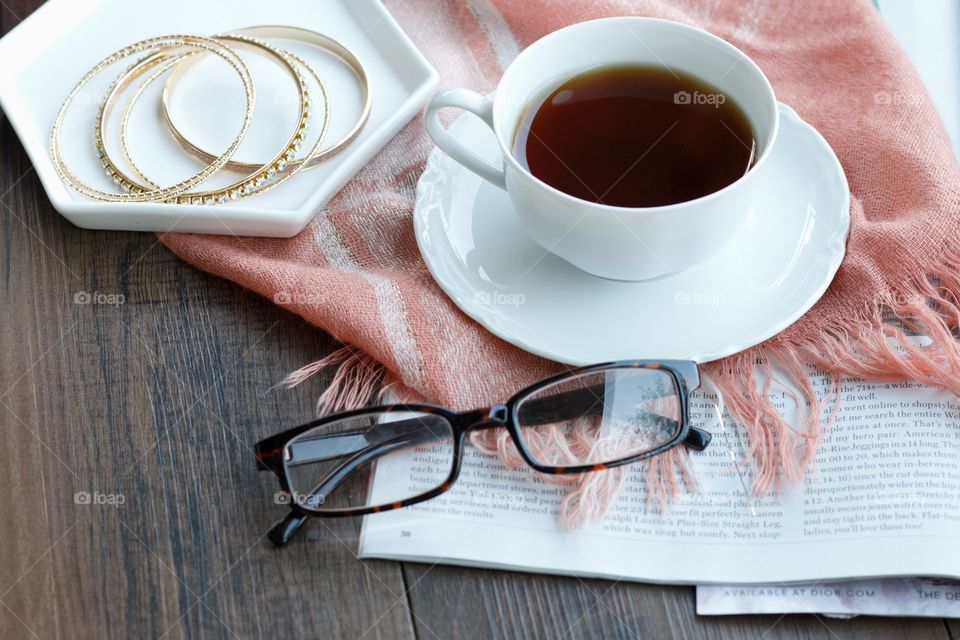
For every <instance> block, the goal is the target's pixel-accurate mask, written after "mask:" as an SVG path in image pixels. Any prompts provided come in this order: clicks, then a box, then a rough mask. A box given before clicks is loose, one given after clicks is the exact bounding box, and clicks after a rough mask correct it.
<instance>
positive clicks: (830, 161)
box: [414, 104, 850, 365]
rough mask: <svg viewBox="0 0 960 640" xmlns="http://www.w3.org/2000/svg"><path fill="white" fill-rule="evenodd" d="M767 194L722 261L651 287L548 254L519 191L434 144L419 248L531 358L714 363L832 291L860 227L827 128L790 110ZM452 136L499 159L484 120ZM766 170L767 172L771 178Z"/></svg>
mask: <svg viewBox="0 0 960 640" xmlns="http://www.w3.org/2000/svg"><path fill="white" fill-rule="evenodd" d="M780 119H781V124H780V127H781V128H780V136H779V138H778V139H777V142H776V144H775V146H774V150H773V153H772V155H771V156H770V159H769V161H768V163H767V165H766V166H764V167H761V168H759V169H758V170H759V171H762V172H763V176H762V178H763V180H762V184H763V186H762V188H761V192H762V193H761V195H760V197H759V199H758V204H757V205H756V207H755V208H754V209H753V210H752V211H751V212H750V215H749V218H748V220H747V222H746V223H745V224H744V226H743V228H742V230H741V231H740V232H739V233H738V235H737V236H736V237H735V238H734V240H733V241H732V242H731V243H730V244H729V245H728V247H727V248H726V249H724V250H723V251H722V252H721V253H719V254H718V255H716V256H714V257H713V258H711V259H710V260H709V261H707V262H705V263H702V264H700V265H697V266H695V267H693V268H691V269H689V270H687V271H684V272H682V273H679V274H676V275H673V276H670V277H666V278H662V279H660V280H654V281H647V282H618V281H614V280H605V279H602V278H598V277H596V276H592V275H589V274H587V273H586V272H583V271H580V270H579V269H577V268H576V267H574V266H572V265H571V264H569V263H568V262H565V261H564V260H562V259H561V258H558V257H557V256H555V255H553V254H551V253H549V252H546V251H544V250H543V249H542V248H541V247H540V246H539V245H538V244H536V243H535V242H534V241H533V240H532V239H531V238H529V236H527V234H526V233H525V232H524V231H523V229H522V227H521V226H520V222H519V221H518V220H517V219H516V217H515V215H514V212H513V211H512V209H511V205H510V200H509V199H508V197H507V195H506V194H505V193H504V192H503V191H502V190H500V189H498V188H497V187H495V186H493V185H491V184H489V183H487V182H485V181H483V180H482V179H481V178H479V177H478V176H477V175H475V174H473V173H471V172H469V171H468V170H466V169H464V168H463V167H461V166H460V165H459V164H457V163H456V162H455V161H454V160H452V159H451V158H449V157H448V156H446V155H445V154H443V152H441V151H440V150H439V149H435V150H434V151H433V152H432V153H431V155H430V158H429V161H428V163H427V168H426V170H425V172H424V174H423V176H422V177H421V179H420V182H419V184H418V189H417V204H416V208H415V211H414V226H415V230H416V237H417V242H418V244H419V247H420V252H421V254H422V255H423V258H424V260H425V261H426V264H427V267H428V268H429V269H430V272H431V273H432V274H433V277H434V278H435V279H436V281H437V282H438V283H439V285H440V287H441V288H442V289H443V290H444V291H445V292H446V293H447V295H449V296H450V297H451V298H452V299H453V301H454V302H455V303H456V304H457V306H459V307H460V308H461V309H462V310H463V311H464V312H465V313H466V314H467V315H469V316H470V317H471V318H473V319H475V320H476V321H477V322H479V323H480V324H481V325H483V326H484V327H486V328H487V329H489V330H490V331H491V332H493V333H494V334H496V335H498V336H500V337H501V338H503V339H504V340H506V341H508V342H510V343H512V344H515V345H517V346H518V347H520V348H522V349H526V350H527V351H530V352H532V353H535V354H538V355H541V356H544V357H546V358H550V359H552V360H557V361H559V362H564V363H567V364H573V365H580V364H588V363H594V362H603V361H608V360H621V359H629V358H664V359H666V358H676V359H691V360H696V361H698V362H706V361H709V360H714V359H717V358H721V357H724V356H727V355H730V354H732V353H736V352H737V351H740V350H742V349H745V348H747V347H750V346H753V345H755V344H758V343H760V342H762V341H763V340H765V339H767V338H769V337H771V336H773V335H775V334H776V333H778V332H780V331H782V330H783V329H785V328H786V327H788V326H789V325H790V324H792V323H793V322H794V321H796V320H797V319H798V318H799V317H800V316H801V315H802V314H803V313H804V312H805V311H806V310H807V309H809V308H810V307H811V306H813V304H814V303H815V302H816V301H817V300H818V299H819V298H820V296H822V295H823V293H824V291H826V289H827V286H828V285H829V284H830V282H831V280H832V279H833V276H834V274H835V273H836V271H837V269H838V268H839V266H840V262H841V260H842V259H843V255H844V250H845V245H846V238H847V233H848V231H849V227H850V214H849V205H850V195H849V189H848V186H847V181H846V177H845V176H844V174H843V170H842V168H841V166H840V163H839V161H838V160H837V158H836V155H835V154H834V153H833V150H832V149H831V148H830V146H829V145H828V144H827V142H826V141H825V140H824V139H823V137H822V136H821V135H820V134H819V133H818V132H817V131H816V130H815V129H814V128H813V127H811V126H810V125H809V124H807V123H805V122H804V121H803V120H801V119H800V117H799V116H797V114H796V113H795V112H794V111H793V110H792V109H790V108H789V107H787V106H785V105H782V104H781V105H780ZM450 131H451V133H452V134H453V135H454V136H456V137H457V138H458V139H460V140H461V141H463V142H464V144H466V145H467V146H469V147H470V148H471V149H473V150H475V151H478V152H479V153H480V154H481V155H483V156H484V157H485V158H486V159H488V160H491V161H495V160H497V156H498V154H499V150H498V146H497V142H496V140H495V139H494V137H493V136H492V135H491V134H490V132H489V130H488V129H487V128H486V126H484V125H483V124H482V123H481V122H480V121H479V120H477V119H476V118H473V117H461V118H460V119H458V120H457V121H456V122H455V123H454V125H453V127H452V128H451V130H450ZM758 177H760V176H758Z"/></svg>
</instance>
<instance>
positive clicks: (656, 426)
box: [254, 360, 711, 546]
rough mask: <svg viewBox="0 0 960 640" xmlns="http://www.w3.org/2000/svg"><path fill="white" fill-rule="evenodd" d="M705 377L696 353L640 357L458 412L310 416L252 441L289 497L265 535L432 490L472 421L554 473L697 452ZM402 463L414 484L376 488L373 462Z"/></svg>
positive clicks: (393, 504) (439, 485)
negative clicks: (696, 424)
mask: <svg viewBox="0 0 960 640" xmlns="http://www.w3.org/2000/svg"><path fill="white" fill-rule="evenodd" d="M699 386H700V375H699V371H698V369H697V365H696V363H693V362H687V361H678V360H664V361H660V362H655V361H650V360H634V361H626V362H613V363H606V364H599V365H594V366H589V367H583V368H580V369H575V370H572V371H568V372H565V373H562V374H559V375H556V376H553V377H550V378H547V379H546V380H543V381H541V382H538V383H536V384H534V385H532V386H530V387H527V388H526V389H524V390H523V391H520V392H519V393H517V394H516V395H514V396H513V397H512V398H510V400H508V401H507V402H506V403H505V404H498V405H494V406H492V407H484V408H482V409H474V410H472V411H464V412H462V413H457V412H454V411H451V410H449V409H444V408H442V407H436V406H432V405H423V404H397V405H387V406H378V407H370V408H366V409H358V410H355V411H348V412H346V413H339V414H336V415H332V416H328V417H325V418H321V419H319V420H315V421H313V422H309V423H307V424H304V425H301V426H299V427H296V428H294V429H290V430H289V431H284V432H283V433H280V434H277V435H275V436H272V437H269V438H266V439H264V440H261V441H260V442H258V443H257V444H256V446H255V448H254V452H255V454H256V458H257V467H258V468H259V469H260V470H267V471H272V472H273V473H274V474H276V476H277V477H278V478H279V480H280V487H281V489H282V490H283V492H284V495H285V496H286V497H287V498H288V499H289V504H290V513H289V514H288V515H287V517H286V518H284V519H283V520H281V521H280V522H278V523H276V524H275V525H274V526H273V528H272V529H271V530H270V533H269V537H270V540H271V541H272V542H273V543H274V544H276V545H277V546H283V545H285V544H286V543H287V542H289V541H290V539H291V538H292V537H293V535H294V534H295V533H296V532H297V531H298V530H299V529H300V527H301V526H302V525H303V524H304V522H306V520H307V518H308V517H310V516H319V517H345V516H360V515H366V514H370V513H379V512H381V511H389V510H391V509H399V508H401V507H406V506H409V505H412V504H416V503H418V502H423V501H424V500H429V499H431V498H435V497H437V496H438V495H440V494H442V493H444V492H445V491H447V490H448V489H449V488H450V487H451V486H452V485H453V483H454V482H455V481H456V479H457V477H458V475H459V473H460V465H461V462H462V456H463V449H464V445H465V443H466V436H467V434H468V433H470V432H472V431H478V430H483V429H496V428H506V429H507V431H508V432H509V433H510V436H511V438H512V440H513V444H514V445H515V446H516V448H517V451H518V452H519V453H520V456H521V457H522V458H523V459H524V460H525V461H526V462H527V464H529V465H530V466H531V467H533V468H534V469H536V470H537V471H539V472H541V473H551V474H561V473H563V474H567V473H570V474H573V473H585V472H589V471H600V470H603V469H610V468H613V467H619V466H622V465H626V464H631V463H633V462H638V461H640V460H646V459H648V458H651V457H653V456H656V455H659V454H661V453H663V452H665V451H669V450H670V449H672V448H674V447H676V446H678V445H680V444H683V445H685V446H687V447H689V448H691V449H694V450H696V451H702V450H703V449H705V448H706V447H707V445H708V444H709V443H710V440H711V436H710V434H709V433H708V432H706V431H704V430H702V429H696V428H692V427H690V425H689V423H688V416H689V393H690V392H691V391H692V390H694V389H696V388H697V387H699ZM395 463H399V464H405V465H407V467H406V468H408V469H409V474H408V475H409V478H408V480H409V482H404V483H389V484H390V486H380V485H377V486H376V490H374V483H373V482H372V480H373V475H374V473H375V471H376V468H377V466H378V465H391V464H395ZM381 484H386V483H381Z"/></svg>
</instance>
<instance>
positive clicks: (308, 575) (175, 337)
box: [0, 2, 413, 639]
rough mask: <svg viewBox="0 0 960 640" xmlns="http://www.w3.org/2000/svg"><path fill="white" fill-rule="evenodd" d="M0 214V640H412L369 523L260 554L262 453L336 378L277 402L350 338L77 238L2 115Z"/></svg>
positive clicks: (196, 277)
mask: <svg viewBox="0 0 960 640" xmlns="http://www.w3.org/2000/svg"><path fill="white" fill-rule="evenodd" d="M28 4H29V3H26V2H19V3H16V4H14V5H11V6H12V10H8V11H7V12H6V13H4V18H3V20H4V23H3V24H4V26H5V27H10V26H12V24H13V23H14V22H15V21H14V20H13V19H11V18H10V16H11V15H14V14H16V15H25V14H26V10H25V9H28V8H29V7H28ZM0 203H2V204H0V290H2V295H3V300H4V303H3V304H2V305H0V345H2V348H0V424H2V425H3V427H4V434H5V436H6V437H7V438H8V440H7V446H4V447H3V448H2V449H0V511H2V513H4V516H5V517H4V518H3V519H2V521H0V540H3V541H4V544H2V545H0V637H2V638H5V639H7V638H33V637H39V638H61V637H67V638H101V637H118V638H123V637H167V638H178V637H184V638H186V637H189V638H231V637H244V638H245V637H264V636H274V635H275V636H277V637H317V636H325V635H328V634H329V635H330V636H332V637H365V638H395V637H412V635H413V627H412V624H411V619H410V616H409V611H408V609H407V603H406V598H405V596H404V589H403V576H402V573H401V567H400V565H398V564H394V563H387V562H360V561H358V560H357V559H356V558H355V556H354V553H355V548H356V535H357V523H353V522H339V523H331V524H329V525H328V526H312V527H310V528H309V530H308V531H307V532H306V535H304V536H303V539H302V540H300V541H298V544H297V545H295V546H294V547H293V548H291V549H289V550H285V551H283V552H280V551H277V550H275V549H273V548H272V547H271V546H270V545H269V543H267V542H266V541H265V540H264V538H263V536H264V534H265V532H266V530H267V528H268V527H269V526H270V524H271V523H272V522H273V521H274V520H275V519H276V518H277V517H278V516H279V515H281V514H282V510H283V508H282V507H281V506H278V505H276V504H274V500H273V494H274V492H275V491H276V486H275V485H276V483H275V481H274V480H273V478H272V477H265V476H264V475H263V474H258V473H257V472H256V470H255V467H254V464H253V457H252V452H251V450H250V446H251V445H252V443H253V442H254V441H255V440H256V439H258V438H259V437H262V436H264V435H267V434H269V433H272V432H274V431H276V430H278V429H280V428H282V427H284V426H292V425H293V424H296V423H297V422H298V421H302V420H304V419H307V418H309V417H310V416H312V415H313V410H314V409H313V399H314V398H315V397H316V395H317V394H318V393H319V392H320V391H321V390H322V388H323V380H322V379H319V380H317V381H316V382H315V383H314V384H313V385H312V387H311V388H308V389H304V390H302V391H298V392H284V391H277V390H271V387H272V386H274V385H275V384H276V382H277V381H278V380H279V379H280V378H281V377H282V376H283V375H284V373H285V372H288V371H290V370H292V369H294V368H296V367H298V366H300V365H302V364H304V363H306V362H309V361H311V360H312V359H314V358H316V357H320V356H322V355H324V354H326V353H328V352H329V351H330V350H332V349H333V348H335V347H336V346H337V345H336V343H335V342H333V341H332V340H331V339H330V338H329V337H327V336H325V335H324V334H323V333H322V332H319V331H317V330H315V329H314V328H312V327H310V326H307V325H305V324H304V323H303V321H302V320H300V319H298V318H296V317H294V316H292V315H290V314H287V313H286V312H283V311H281V310H280V309H278V308H277V307H276V306H274V305H272V304H270V303H269V302H267V301H266V300H263V299H260V298H258V297H257V296H254V295H252V294H250V293H248V292H246V291H244V290H242V289H240V288H239V287H236V286H234V285H231V284H229V283H226V282H223V281H220V280H218V279H216V278H212V277H210V276H208V275H206V274H203V273H200V272H197V271H195V270H193V269H192V268H190V267H188V266H186V265H185V264H183V263H182V262H180V261H179V260H178V259H177V258H176V257H175V256H173V255H172V254H170V253H169V252H168V251H167V250H166V249H165V248H163V246H162V245H160V244H158V243H157V239H156V237H155V236H153V235H152V234H134V233H108V232H89V231H82V230H79V229H76V228H74V227H73V226H72V225H70V224H69V223H67V222H65V221H64V220H63V219H62V218H61V217H60V216H59V215H58V214H57V213H56V212H54V210H53V209H52V208H51V206H50V204H49V202H48V201H47V199H46V197H45V196H44V195H43V191H42V189H41V186H40V184H39V181H38V180H37V179H36V177H35V175H34V174H33V172H32V170H31V168H30V164H29V161H28V160H27V158H26V156H25V154H24V153H23V151H22V149H21V147H20V145H19V142H17V141H16V138H15V136H14V134H13V132H12V130H11V128H10V126H9V124H8V123H7V122H6V121H5V120H3V121H2V122H0ZM120 296H122V304H112V303H119V302H121V298H120ZM85 301H88V302H87V303H86V304H83V302H85ZM98 301H99V302H102V304H98ZM78 495H81V496H90V497H91V499H90V502H94V503H95V502H97V500H98V499H100V500H105V501H107V502H108V503H116V502H119V501H122V504H83V503H82V502H83V500H82V499H81V500H80V502H81V503H80V504H78V503H77V496H78Z"/></svg>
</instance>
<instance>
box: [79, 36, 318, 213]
mask: <svg viewBox="0 0 960 640" xmlns="http://www.w3.org/2000/svg"><path fill="white" fill-rule="evenodd" d="M216 39H217V40H221V41H229V42H231V43H233V44H239V45H242V46H247V47H251V48H253V49H254V50H256V51H259V52H261V53H266V54H267V55H268V56H271V57H274V58H275V59H277V60H278V61H279V62H280V64H281V65H282V66H284V67H285V68H286V69H287V71H289V72H290V73H291V75H292V76H293V77H294V79H295V81H296V83H297V90H298V92H299V96H300V108H299V114H298V119H297V125H296V127H295V130H294V132H293V134H292V135H291V137H290V139H289V140H288V142H287V143H286V145H285V146H284V147H283V149H282V150H281V151H280V153H278V154H277V155H276V156H275V157H274V158H273V159H272V160H271V161H270V162H268V163H266V164H263V165H254V166H253V170H252V171H250V172H248V173H249V175H248V176H247V177H245V178H244V179H243V180H240V181H237V182H235V183H233V184H231V185H229V186H227V187H222V188H219V189H215V190H208V191H203V192H188V193H185V194H182V195H180V196H178V197H177V198H176V199H175V200H172V202H176V203H178V204H225V203H227V202H229V201H231V200H237V199H238V198H242V197H246V196H251V195H256V194H259V193H263V192H264V191H266V190H268V189H272V188H274V187H276V186H277V185H278V184H280V183H282V182H284V181H286V180H287V179H289V178H290V177H291V176H292V175H293V174H294V173H296V171H297V169H296V168H291V169H288V163H291V162H292V161H294V160H295V158H296V154H297V153H299V151H300V150H301V149H302V146H303V143H304V141H305V139H306V133H307V129H308V122H309V106H310V97H309V92H308V90H307V88H306V83H305V82H304V79H303V75H302V74H301V73H300V69H299V68H298V65H299V64H300V62H299V61H298V60H296V59H295V58H294V57H293V56H292V54H289V53H288V52H285V51H283V50H280V49H277V48H275V47H273V46H271V45H269V44H267V43H265V42H261V41H258V40H256V39H252V38H244V37H241V36H218V37H216ZM158 55H160V56H162V55H163V54H158ZM186 58H194V59H195V56H194V55H193V54H191V53H178V52H168V53H167V59H166V60H164V61H163V62H160V63H159V64H160V67H159V69H158V70H157V71H156V72H155V73H154V74H153V75H152V76H151V77H150V78H148V79H147V80H146V81H144V82H143V83H142V84H141V85H140V87H138V88H137V90H136V92H135V93H134V94H133V96H132V97H131V99H130V103H129V105H128V106H127V108H126V110H125V111H124V115H123V120H122V123H121V134H120V139H121V144H122V145H123V150H124V154H125V155H126V157H127V160H128V162H129V164H130V165H131V167H132V168H133V169H134V170H135V171H136V172H137V174H138V175H139V176H140V177H141V178H142V179H143V180H144V181H145V182H147V183H149V184H151V185H155V183H154V182H153V181H151V180H150V179H149V178H147V177H146V176H145V175H144V174H143V172H142V171H141V170H140V169H139V168H138V167H137V164H136V162H134V160H133V158H132V154H131V153H130V149H129V146H128V143H127V124H128V122H129V118H130V114H131V111H132V109H133V107H134V105H135V104H136V102H137V100H138V99H139V97H140V95H141V94H142V93H143V91H144V90H146V88H147V87H148V86H149V85H150V84H152V83H153V82H154V81H156V80H157V79H158V78H159V77H160V76H162V75H163V74H164V73H165V72H166V71H167V70H169V69H170V68H172V67H175V66H176V65H178V64H181V63H182V62H183V61H184V60H185V59H186ZM154 62H155V61H145V62H143V63H142V66H149V65H150V64H152V63H154ZM304 67H305V68H307V69H308V71H310V72H311V73H313V70H312V69H311V68H310V67H309V66H308V65H304ZM142 73H143V69H142V68H138V67H133V68H131V69H130V70H128V72H127V73H126V74H125V75H124V76H123V77H121V78H120V79H118V81H117V83H116V85H115V87H114V88H113V89H112V90H111V92H110V94H109V95H108V97H107V100H106V104H105V105H104V107H103V108H102V109H101V112H100V114H99V117H98V122H99V128H98V131H99V132H100V134H99V135H101V136H102V135H103V134H102V132H103V130H104V127H105V124H106V119H107V116H108V115H109V111H110V108H111V107H112V105H113V102H114V101H115V99H116V96H117V94H118V92H122V91H123V90H124V89H125V88H126V87H127V86H128V85H129V83H130V82H131V81H132V80H133V79H135V78H136V77H137V76H139V75H141V74H142ZM314 76H315V77H316V79H317V81H318V84H319V86H320V88H321V92H322V93H323V95H324V102H326V91H325V88H324V86H323V83H322V81H321V80H320V78H319V77H317V76H316V74H314ZM324 106H325V112H324V115H325V117H324V122H323V130H322V131H321V140H322V139H323V136H324V134H325V133H326V129H327V125H328V119H327V117H326V104H325V105H324ZM315 148H316V147H315ZM105 159H106V162H107V163H108V165H109V170H111V171H114V172H115V173H116V174H118V175H120V176H121V177H122V178H123V179H124V180H125V181H127V182H129V183H130V184H132V185H133V186H132V189H133V190H134V191H136V190H138V189H146V188H147V187H145V186H144V185H142V184H140V183H138V182H136V181H135V180H132V179H131V178H129V177H128V176H126V175H124V174H123V173H122V172H121V171H120V169H119V168H118V167H117V166H116V164H115V163H114V162H113V161H112V160H111V159H110V157H109V154H107V155H106V156H105Z"/></svg>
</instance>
